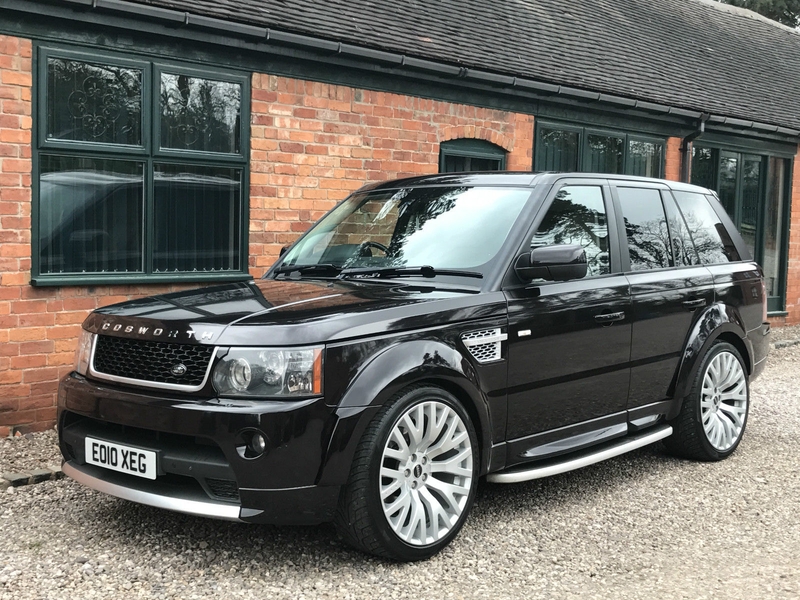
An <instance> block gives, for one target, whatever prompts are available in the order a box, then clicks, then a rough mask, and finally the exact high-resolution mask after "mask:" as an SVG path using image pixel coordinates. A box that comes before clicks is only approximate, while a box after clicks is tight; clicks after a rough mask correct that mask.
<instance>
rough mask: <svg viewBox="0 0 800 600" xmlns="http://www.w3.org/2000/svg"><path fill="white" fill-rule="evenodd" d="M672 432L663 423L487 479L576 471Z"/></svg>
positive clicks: (495, 480) (518, 478)
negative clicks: (659, 425)
mask: <svg viewBox="0 0 800 600" xmlns="http://www.w3.org/2000/svg"><path fill="white" fill-rule="evenodd" d="M670 435H672V427H671V426H669V425H663V426H661V427H656V428H654V429H649V430H647V431H645V432H643V433H640V434H638V435H635V436H632V437H624V438H622V439H620V440H617V441H614V442H610V443H609V444H603V446H602V448H601V449H599V450H594V451H591V450H590V451H589V452H588V453H584V454H581V455H580V456H577V457H575V456H574V455H572V456H569V455H568V456H566V457H564V458H565V460H563V461H561V462H555V463H554V462H553V461H548V462H547V464H544V465H542V464H538V465H536V466H533V467H529V468H525V466H524V465H523V466H522V467H515V468H514V470H511V471H503V472H501V473H490V474H489V475H487V476H486V480H487V481H490V482H492V483H519V482H520V481H529V480H531V479H541V478H542V477H550V476H551V475H558V474H559V473H566V472H568V471H574V470H575V469H580V468H581V467H588V466H589V465H593V464H595V463H599V462H601V461H604V460H607V459H609V458H614V457H615V456H619V455H620V454H625V453H626V452H630V451H631V450H636V449H637V448H642V447H643V446H648V445H649V444H652V443H654V442H657V441H658V440H663V439H664V438H665V437H669V436H670ZM556 460H558V459H556Z"/></svg>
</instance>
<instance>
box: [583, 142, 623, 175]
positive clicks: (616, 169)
mask: <svg viewBox="0 0 800 600" xmlns="http://www.w3.org/2000/svg"><path fill="white" fill-rule="evenodd" d="M586 139H587V144H588V151H589V152H588V154H589V156H588V157H587V159H585V160H584V162H586V160H588V164H587V165H586V169H585V170H586V171H589V172H590V173H622V156H623V150H624V148H625V142H624V140H623V139H622V138H618V137H610V136H607V135H594V134H591V135H588V136H587V138H586Z"/></svg>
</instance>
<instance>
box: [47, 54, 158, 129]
mask: <svg viewBox="0 0 800 600" xmlns="http://www.w3.org/2000/svg"><path fill="white" fill-rule="evenodd" d="M47 90H48V93H47V139H48V140H71V141H81V142H98V143H105V144H126V145H141V143H142V135H141V132H142V126H141V119H142V71H141V69H135V68H129V67H120V66H114V65H106V64H95V63H87V62H81V61H77V60H68V59H63V58H50V59H48V61H47Z"/></svg>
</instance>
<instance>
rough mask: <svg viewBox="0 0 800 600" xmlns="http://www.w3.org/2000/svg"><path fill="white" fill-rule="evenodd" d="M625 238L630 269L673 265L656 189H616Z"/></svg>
mask: <svg viewBox="0 0 800 600" xmlns="http://www.w3.org/2000/svg"><path fill="white" fill-rule="evenodd" d="M617 194H618V195H619V202H620V206H621V208H622V218H623V219H624V221H625V234H626V236H627V238H628V253H629V255H630V259H631V270H633V271H646V270H648V269H664V268H666V267H669V266H671V264H672V251H671V250H670V239H669V230H668V229H667V218H666V215H665V214H664V207H663V205H662V204H661V195H660V194H659V192H658V190H653V189H644V188H629V187H620V188H617Z"/></svg>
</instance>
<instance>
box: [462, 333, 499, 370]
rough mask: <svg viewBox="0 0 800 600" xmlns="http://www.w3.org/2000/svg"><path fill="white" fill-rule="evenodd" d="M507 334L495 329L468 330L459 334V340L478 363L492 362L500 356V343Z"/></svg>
mask: <svg viewBox="0 0 800 600" xmlns="http://www.w3.org/2000/svg"><path fill="white" fill-rule="evenodd" d="M506 339H508V335H506V334H505V333H501V332H500V328H497V329H482V330H480V331H470V332H469V333H465V334H464V335H462V336H461V341H462V342H464V345H465V346H466V347H467V350H469V352H470V354H472V356H473V358H475V360H477V361H478V362H479V363H487V362H492V361H494V360H500V359H501V358H502V352H501V350H502V348H501V344H502V342H503V341H504V340H506Z"/></svg>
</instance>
